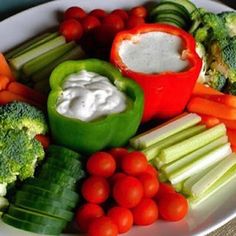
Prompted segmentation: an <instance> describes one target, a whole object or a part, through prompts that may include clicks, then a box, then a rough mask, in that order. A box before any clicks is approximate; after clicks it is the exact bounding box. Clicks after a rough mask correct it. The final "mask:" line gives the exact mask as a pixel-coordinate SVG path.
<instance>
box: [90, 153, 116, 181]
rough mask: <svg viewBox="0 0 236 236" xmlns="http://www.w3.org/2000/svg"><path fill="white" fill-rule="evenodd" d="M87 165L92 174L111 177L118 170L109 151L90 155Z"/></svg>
mask: <svg viewBox="0 0 236 236" xmlns="http://www.w3.org/2000/svg"><path fill="white" fill-rule="evenodd" d="M86 167H87V171H88V172H89V174H91V175H97V176H103V177H109V176H111V175H113V173H114V172H115V170H116V162H115V160H114V158H113V157H112V155H111V154H109V153H108V152H96V153H94V154H92V155H91V156H90V157H89V159H88V161H87V165H86Z"/></svg>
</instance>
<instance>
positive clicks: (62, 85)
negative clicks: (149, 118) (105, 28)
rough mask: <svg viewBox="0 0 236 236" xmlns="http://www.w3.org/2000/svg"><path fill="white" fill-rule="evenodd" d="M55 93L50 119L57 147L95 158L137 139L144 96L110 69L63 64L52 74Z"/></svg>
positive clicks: (95, 63) (92, 62) (97, 63)
mask: <svg viewBox="0 0 236 236" xmlns="http://www.w3.org/2000/svg"><path fill="white" fill-rule="evenodd" d="M50 87H51V92H50V94H49V97H48V116H49V122H50V127H51V133H52V136H53V139H54V141H55V142H56V143H58V144H61V145H63V146H66V147H69V148H72V149H74V150H77V151H79V152H81V153H84V154H90V153H92V152H95V151H98V150H101V149H104V148H110V147H118V146H122V145H124V144H126V143H127V141H128V140H129V138H130V137H131V136H133V135H134V134H135V133H136V131H137V129H138V126H139V124H140V121H141V118H142V113H143V92H142V90H141V88H140V87H139V85H138V84H137V83H136V82H135V81H133V80H130V79H127V78H124V77H123V76H122V75H121V73H120V72H119V71H118V70H117V69H116V68H114V67H113V66H112V65H111V64H110V63H108V62H105V61H101V60H97V59H87V60H81V61H67V62H64V63H62V64H60V65H59V66H57V67H56V68H55V69H54V71H53V72H52V74H51V77H50ZM124 97H125V100H124ZM124 102H125V106H124V104H123V103H124ZM96 104H97V105H96ZM116 104H118V105H117V106H116ZM108 108H112V109H110V110H109V109H108Z"/></svg>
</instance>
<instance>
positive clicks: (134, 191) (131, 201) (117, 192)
mask: <svg viewBox="0 0 236 236" xmlns="http://www.w3.org/2000/svg"><path fill="white" fill-rule="evenodd" d="M113 197H114V199H115V201H116V202H117V203H118V204H119V205H120V206H122V207H127V208H132V207H135V206H136V205H137V204H138V203H139V202H140V201H141V199H142V197H143V186H142V183H141V182H140V181H139V180H138V179H137V178H135V177H132V176H126V177H123V178H120V179H119V180H117V181H116V183H115V185H114V187H113Z"/></svg>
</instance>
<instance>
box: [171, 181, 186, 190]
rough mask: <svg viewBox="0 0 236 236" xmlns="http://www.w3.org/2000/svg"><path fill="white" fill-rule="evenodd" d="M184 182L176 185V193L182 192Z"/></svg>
mask: <svg viewBox="0 0 236 236" xmlns="http://www.w3.org/2000/svg"><path fill="white" fill-rule="evenodd" d="M183 184H184V183H183V182H179V183H177V184H174V185H173V187H174V189H175V191H176V192H182V189H183Z"/></svg>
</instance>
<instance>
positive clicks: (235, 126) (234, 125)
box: [219, 119, 236, 130]
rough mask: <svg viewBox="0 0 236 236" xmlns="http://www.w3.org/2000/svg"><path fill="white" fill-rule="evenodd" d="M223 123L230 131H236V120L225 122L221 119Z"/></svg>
mask: <svg viewBox="0 0 236 236" xmlns="http://www.w3.org/2000/svg"><path fill="white" fill-rule="evenodd" d="M219 120H220V122H221V123H224V124H225V126H226V127H227V128H228V129H235V130H236V120H225V119H219Z"/></svg>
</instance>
